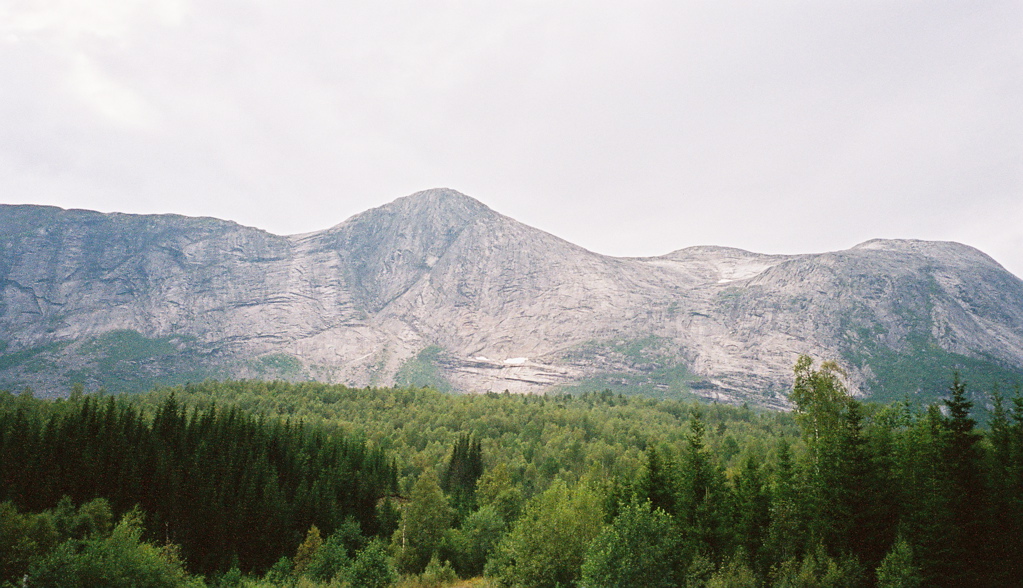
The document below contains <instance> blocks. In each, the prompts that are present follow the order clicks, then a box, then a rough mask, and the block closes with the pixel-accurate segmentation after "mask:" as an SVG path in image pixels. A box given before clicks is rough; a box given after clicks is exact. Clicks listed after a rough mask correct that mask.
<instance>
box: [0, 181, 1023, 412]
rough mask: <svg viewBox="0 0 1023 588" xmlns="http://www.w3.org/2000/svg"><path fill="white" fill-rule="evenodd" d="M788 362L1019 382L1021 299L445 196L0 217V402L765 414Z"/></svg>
mask: <svg viewBox="0 0 1023 588" xmlns="http://www.w3.org/2000/svg"><path fill="white" fill-rule="evenodd" d="M799 354H809V355H812V356H814V357H816V358H819V359H822V360H824V359H831V360H836V361H838V362H839V364H840V365H842V366H843V367H844V368H845V369H846V370H847V372H848V374H849V382H850V385H851V387H852V389H853V390H854V391H856V392H857V393H860V394H869V395H873V396H875V397H881V398H886V399H888V398H901V397H903V396H904V395H907V394H909V395H913V394H922V395H924V396H925V397H930V396H933V395H934V394H937V393H941V392H942V390H943V388H944V386H945V382H946V381H947V380H948V379H949V378H950V375H951V371H952V370H953V369H959V370H961V371H962V372H963V373H964V374H965V375H966V376H967V378H968V379H971V380H972V381H973V382H975V383H977V384H979V385H981V386H987V385H990V384H991V383H992V382H994V381H1000V382H1009V383H1011V382H1014V381H1019V380H1021V379H1023V376H1021V374H1023V281H1021V280H1020V279H1019V278H1017V277H1015V276H1013V275H1012V274H1011V273H1009V272H1007V271H1006V270H1005V269H1004V268H1002V267H1001V266H1000V265H998V263H996V262H995V261H994V260H992V259H991V258H990V257H988V256H986V255H984V254H983V253H981V252H979V251H977V250H975V249H973V248H970V247H967V246H965V245H960V244H957V243H946V242H926V241H906V240H874V241H868V242H867V243H863V244H861V245H858V246H856V247H853V248H852V249H849V250H846V251H837V252H830V253H821V254H806V255H763V254H757V253H750V252H747V251H742V250H738V249H730V248H724V247H691V248H687V249H682V250H679V251H675V252H672V253H669V254H667V255H663V256H660V257H649V258H616V257H608V256H604V255H599V254H596V253H593V252H591V251H587V250H585V249H583V248H581V247H578V246H576V245H573V244H571V243H568V242H567V241H564V240H562V239H559V238H557V237H555V236H553V235H550V234H548V233H545V232H543V231H539V230H537V229H533V228H531V227H528V226H526V225H523V224H521V223H519V222H517V221H515V220H513V219H510V218H508V217H505V216H502V215H500V214H498V213H496V212H494V211H493V210H491V209H489V208H487V207H486V206H485V205H483V204H482V203H480V202H478V201H476V200H474V199H472V198H469V197H468V196H464V195H462V194H459V193H458V192H455V191H452V190H446V189H438V190H429V191H425V192H420V193H417V194H413V195H411V196H407V197H405V198H400V199H398V200H396V201H394V202H392V203H390V204H387V205H385V206H382V207H380V208H376V209H373V210H369V211H367V212H364V213H362V214H359V215H356V216H354V217H352V218H350V219H348V220H347V221H345V222H343V223H341V224H339V225H337V226H335V227H332V228H329V229H326V230H323V231H318V232H314V233H308V234H303V235H292V236H278V235H272V234H270V233H267V232H265V231H262V230H259V229H255V228H250V227H244V226H240V225H238V224H235V223H232V222H228V221H222V220H217V219H212V218H190V217H183V216H177V215H127V214H101V213H97V212H90V211H82V210H63V209H59V208H54V207H45V206H7V205H4V206H0V386H5V387H9V388H15V387H21V386H25V385H29V386H31V387H33V388H34V389H35V390H37V391H41V392H42V393H45V394H49V395H56V394H63V393H66V392H67V391H68V390H69V388H70V386H71V384H72V383H73V382H82V383H84V384H85V385H86V387H87V388H96V387H99V386H105V387H107V388H108V389H112V390H118V391H119V390H129V389H138V388H139V387H145V386H149V385H152V384H155V383H181V382H186V381H197V380H202V379H206V378H226V377H232V378H283V379H291V380H301V379H318V380H325V381H332V382H344V383H347V384H350V385H356V386H366V385H390V384H394V383H396V384H399V385H432V386H435V387H438V388H440V389H449V390H458V391H465V392H486V391H503V390H510V391H512V392H546V391H550V390H562V391H581V390H592V389H596V390H602V389H605V388H610V389H612V390H622V391H630V392H639V393H645V394H650V395H655V396H674V395H682V394H690V393H693V394H697V395H700V396H704V397H707V398H713V399H717V400H722V401H728V402H742V401H748V402H751V403H756V404H760V405H766V406H773V407H779V408H781V407H784V406H786V401H785V398H784V393H785V391H786V390H787V388H788V386H789V385H790V383H791V368H792V365H793V363H794V361H795V359H796V357H797V356H798V355H799Z"/></svg>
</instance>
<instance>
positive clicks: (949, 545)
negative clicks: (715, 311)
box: [0, 357, 1023, 588]
mask: <svg viewBox="0 0 1023 588" xmlns="http://www.w3.org/2000/svg"><path fill="white" fill-rule="evenodd" d="M949 378H950V387H949V389H948V391H947V394H946V395H945V396H946V397H945V399H944V400H943V401H942V402H941V403H939V404H934V405H930V406H915V405H914V404H912V403H911V402H909V401H903V402H895V403H889V404H877V403H871V402H865V401H862V400H859V399H855V398H853V397H852V396H850V395H849V394H848V392H847V390H846V388H845V386H844V385H843V375H842V373H841V370H840V369H839V368H838V366H837V365H835V364H833V363H823V364H820V365H814V363H813V362H812V361H811V360H810V359H809V358H805V357H803V358H800V360H799V361H798V362H797V364H796V366H795V369H794V377H793V385H792V390H791V393H790V396H789V398H790V400H791V401H792V403H793V405H794V410H793V411H792V412H790V413H784V412H771V411H764V410H759V409H754V408H751V407H749V406H745V405H744V406H731V405H725V404H708V403H696V402H689V401H680V400H670V399H660V400H654V399H648V398H640V397H635V396H629V397H626V396H622V395H618V394H614V393H611V392H609V391H606V392H603V393H587V394H582V395H577V396H568V395H557V396H554V395H549V396H520V395H512V394H483V395H454V394H446V393H442V392H438V391H436V390H432V389H427V388H422V389H414V388H413V389H408V388H406V389H401V388H348V387H345V386H341V385H327V384H321V383H315V382H302V383H287V382H280V381H276V382H263V381H234V382H205V383H197V384H186V385H183V386H177V387H172V388H161V389H156V390H152V391H148V392H142V393H138V394H122V395H116V396H115V395H109V394H104V393H102V392H96V393H89V394H85V393H84V392H83V390H82V389H81V387H80V386H76V387H75V388H74V389H73V390H72V392H71V394H70V396H69V397H68V398H65V399H59V400H42V399H37V398H34V397H33V396H32V394H31V391H30V390H25V391H22V392H20V393H17V394H12V393H10V392H0V585H2V586H136V587H144V586H154V587H155V586H196V587H198V586H224V587H227V586H232V587H234V586H251V587H271V586H295V587H299V586H301V587H309V588H312V587H319V586H335V587H351V588H357V587H373V588H384V587H389V586H395V587H405V588H426V587H442V586H451V587H455V586H476V587H480V588H482V587H492V588H512V587H522V588H526V587H529V588H533V587H536V588H555V587H561V588H568V587H572V586H578V587H580V588H583V587H585V588H602V587H626V586H651V587H665V588H668V587H685V588H691V587H706V588H724V587H735V588H744V587H751V588H753V587H763V588H768V587H772V588H773V587H778V588H789V587H805V588H811V587H849V588H857V587H864V588H871V587H885V588H893V587H932V586H934V587H958V586H1020V585H1023V582H1021V578H1023V393H1021V391H1020V389H1019V388H1018V387H1016V388H1015V389H1012V390H1009V391H1008V392H1009V394H1004V393H1003V392H1001V391H999V390H998V389H997V388H995V389H992V390H973V389H970V388H969V385H968V383H967V382H963V381H961V380H960V379H959V377H958V376H957V375H953V374H950V375H949ZM981 408H983V409H984V413H985V415H987V416H986V419H985V422H984V423H983V425H982V426H981V425H979V424H978V422H977V421H976V420H975V418H976V417H975V415H976V414H978V409H981Z"/></svg>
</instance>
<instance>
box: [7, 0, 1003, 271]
mask: <svg viewBox="0 0 1023 588" xmlns="http://www.w3.org/2000/svg"><path fill="white" fill-rule="evenodd" d="M1021 23H1023V2H1020V1H1019V0H1006V1H992V2H986V1H983V0H980V1H976V2H962V1H961V0H955V1H948V2H944V1H940V0H926V1H919V2H913V1H903V0H884V1H872V0H857V1H854V2H842V1H838V0H828V1H826V2H822V1H820V0H810V1H805V2H799V1H786V0H774V1H770V2H751V1H750V2H742V3H733V2H722V1H715V2H710V1H700V2H683V1H679V0H673V1H647V2H645V1H642V0H636V1H630V2H622V1H620V0H619V1H615V2H601V1H595V0H585V1H578V2H568V1H564V2H562V1H557V0H533V1H515V0H506V1H504V2H491V1H479V2H469V1H464V2H434V1H429V0H410V1H407V2H392V1H384V0H375V1H366V2H352V1H345V0H307V1H304V2H286V1H284V0H279V1H278V0H244V1H243V0H192V1H190V0H88V1H85V0H5V1H4V2H2V3H0V201H2V202H5V203H35V204H55V205H58V206H63V207H74V208H88V209H95V210H102V211H121V212H136V213H154V212H174V213H180V214H187V215H208V216H215V217H220V218H226V219H231V220H235V221H237V222H240V223H243V224H246V225H252V226H256V227H260V228H264V229H267V230H269V231H271V232H274V233H279V234H288V233H300V232H307V231H312V230H318V229H323V228H327V227H329V226H332V225H334V224H337V223H339V222H341V221H342V220H344V219H345V218H347V217H349V216H351V215H353V214H356V213H358V212H361V211H363V210H366V209H368V208H372V207H375V206H380V205H382V204H385V203H387V202H389V201H391V200H393V199H395V198H397V197H400V196H404V195H407V194H410V193H412V192H416V191H418V190H422V189H426V188H431V187H450V188H454V189H456V190H459V191H461V192H464V193H466V194H468V195H470V196H473V197H475V198H477V199H479V200H481V201H483V202H484V203H485V204H487V205H489V206H490V207H491V208H493V209H495V210H497V211H498V212H501V213H503V214H506V215H508V216H511V217H513V218H516V219H518V220H520V221H522V222H525V223H527V224H530V225H533V226H535V227H538V228H541V229H544V230H546V231H549V232H551V233H554V234H556V235H558V236H560V237H563V238H565V239H568V240H569V241H572V242H574V243H577V244H580V245H582V246H584V247H587V248H588V249H591V250H594V251H597V252H600V253H605V254H611V255H658V254H663V253H667V252H669V251H672V250H675V249H679V248H682V247H686V246H690V245H704V244H709V245H728V246H734V247H741V248H744V249H749V250H753V251H758V252H765V253H799V252H817V251H826V250H837V249H845V248H848V247H851V246H852V245H855V244H856V243H859V242H862V241H865V240H867V239H870V238H874V237H886V238H919V239H940V240H955V241H960V242H963V243H967V244H969V245H973V246H975V247H978V248H980V249H981V250H983V251H985V252H987V253H988V254H990V255H992V256H993V257H994V258H995V259H996V260H998V261H999V262H1001V263H1002V264H1003V265H1005V266H1006V267H1007V268H1008V269H1010V270H1011V271H1013V272H1014V273H1015V274H1016V275H1017V276H1023V106H1021V105H1023V30H1021Z"/></svg>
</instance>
